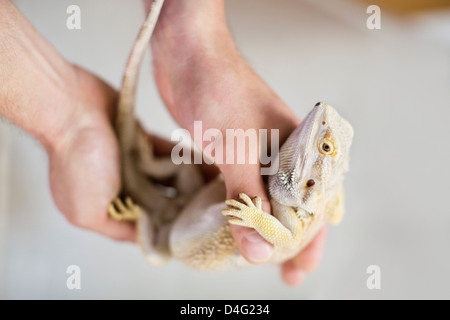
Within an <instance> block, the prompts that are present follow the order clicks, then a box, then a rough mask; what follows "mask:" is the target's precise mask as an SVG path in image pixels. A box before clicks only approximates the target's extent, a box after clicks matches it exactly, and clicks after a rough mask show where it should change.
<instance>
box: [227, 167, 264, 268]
mask: <svg viewBox="0 0 450 320" xmlns="http://www.w3.org/2000/svg"><path fill="white" fill-rule="evenodd" d="M222 173H223V175H224V178H225V184H226V186H227V199H232V198H235V197H236V195H238V194H240V193H245V194H252V195H258V196H260V197H261V199H262V200H261V201H262V204H263V210H264V211H265V212H268V213H270V202H269V199H268V197H267V194H266V191H265V188H264V184H263V181H262V178H261V174H260V168H259V166H253V165H238V166H232V167H230V168H228V169H226V170H222ZM237 202H238V201H237ZM230 229H231V233H232V235H233V237H234V240H235V242H236V245H237V247H238V249H239V251H240V253H241V254H242V256H243V257H244V258H245V259H246V260H248V261H249V262H251V263H255V264H259V263H264V262H267V261H268V260H269V259H270V258H271V256H272V254H273V247H272V245H271V244H269V243H268V242H267V241H265V240H264V239H263V238H262V237H261V236H260V235H259V234H258V232H256V231H255V230H254V229H252V228H247V227H243V226H238V225H233V224H232V225H231V226H230Z"/></svg>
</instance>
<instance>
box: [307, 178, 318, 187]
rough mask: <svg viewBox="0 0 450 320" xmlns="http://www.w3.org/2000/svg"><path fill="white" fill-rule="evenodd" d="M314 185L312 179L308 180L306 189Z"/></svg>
mask: <svg viewBox="0 0 450 320" xmlns="http://www.w3.org/2000/svg"><path fill="white" fill-rule="evenodd" d="M315 184H316V182H315V181H314V180H313V179H309V180H308V182H306V186H307V187H308V188H311V187H312V186H313V185H315Z"/></svg>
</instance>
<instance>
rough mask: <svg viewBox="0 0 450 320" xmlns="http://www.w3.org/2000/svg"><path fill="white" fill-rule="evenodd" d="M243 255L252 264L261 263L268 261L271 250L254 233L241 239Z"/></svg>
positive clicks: (256, 233)
mask: <svg viewBox="0 0 450 320" xmlns="http://www.w3.org/2000/svg"><path fill="white" fill-rule="evenodd" d="M242 250H243V251H244V252H243V254H244V255H245V257H247V259H248V260H250V261H251V262H254V263H263V262H266V261H267V260H269V259H270V257H271V256H272V253H273V248H272V246H271V245H270V244H268V243H267V242H266V241H265V240H264V239H263V238H262V237H261V236H260V235H259V234H258V232H256V231H253V232H251V233H249V234H247V235H246V236H245V237H244V238H243V239H242Z"/></svg>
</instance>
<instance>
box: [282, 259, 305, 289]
mask: <svg viewBox="0 0 450 320" xmlns="http://www.w3.org/2000/svg"><path fill="white" fill-rule="evenodd" d="M281 276H282V278H283V281H284V282H285V283H286V284H287V285H290V286H298V285H299V284H301V283H302V282H303V280H304V279H305V277H306V272H305V271H303V270H300V269H298V268H297V267H296V266H295V265H294V262H293V261H292V260H289V261H287V262H285V263H283V264H282V266H281Z"/></svg>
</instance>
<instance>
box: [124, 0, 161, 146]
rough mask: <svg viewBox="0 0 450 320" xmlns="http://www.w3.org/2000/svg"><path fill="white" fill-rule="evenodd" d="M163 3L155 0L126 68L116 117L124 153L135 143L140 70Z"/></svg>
mask: <svg viewBox="0 0 450 320" xmlns="http://www.w3.org/2000/svg"><path fill="white" fill-rule="evenodd" d="M163 4H164V0H155V1H153V4H152V7H151V9H150V12H149V13H148V16H147V18H146V20H145V22H144V25H143V26H142V28H141V31H140V32H139V35H138V37H137V39H136V42H135V44H134V47H133V49H132V51H131V54H130V57H129V58H128V62H127V66H126V68H125V74H124V77H123V80H122V88H121V90H120V96H119V102H118V110H117V117H116V133H117V136H118V139H119V145H120V147H121V149H122V150H121V151H122V154H125V153H127V152H129V151H130V149H131V148H133V145H134V140H135V135H136V126H137V123H136V120H135V118H134V108H135V103H136V91H137V82H138V80H139V71H140V68H141V64H142V60H143V59H144V54H145V51H146V49H147V47H148V45H149V41H150V38H151V36H152V34H153V31H154V30H155V26H156V22H157V21H158V17H159V14H160V12H161V9H162V6H163Z"/></svg>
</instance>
